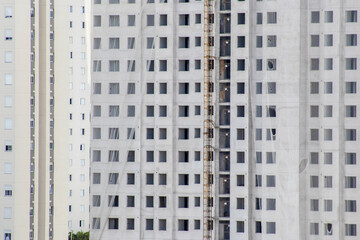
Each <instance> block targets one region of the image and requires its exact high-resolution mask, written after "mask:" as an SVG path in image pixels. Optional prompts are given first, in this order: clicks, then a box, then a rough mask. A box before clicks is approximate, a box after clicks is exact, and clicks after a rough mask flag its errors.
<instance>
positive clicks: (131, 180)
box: [93, 173, 356, 187]
mask: <svg viewBox="0 0 360 240" xmlns="http://www.w3.org/2000/svg"><path fill="white" fill-rule="evenodd" d="M126 176H127V177H126V184H127V185H135V173H127V175H126ZM165 176H166V174H165ZM265 177H266V187H276V176H274V175H266V176H265ZM312 177H317V176H312ZM100 178H101V174H100V173H93V184H94V180H95V183H96V184H100ZM149 178H150V179H152V181H154V180H153V179H154V175H153V174H151V175H149ZM118 179H119V174H118V173H109V179H108V180H109V184H118ZM165 179H166V177H165ZM196 180H198V181H200V176H199V175H198V177H195V181H196ZM255 180H256V182H257V184H260V185H259V186H262V185H261V184H262V176H261V175H256V177H255ZM355 180H356V177H355ZM152 183H153V182H152ZM178 185H179V186H184V185H185V186H186V185H189V174H179V175H178ZM236 186H239V187H244V186H245V175H237V176H236Z"/></svg>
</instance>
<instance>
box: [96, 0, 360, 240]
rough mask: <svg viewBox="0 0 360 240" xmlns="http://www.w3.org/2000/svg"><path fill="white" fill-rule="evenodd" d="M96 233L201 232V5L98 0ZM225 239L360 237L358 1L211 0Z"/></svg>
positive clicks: (219, 233)
mask: <svg viewBox="0 0 360 240" xmlns="http://www.w3.org/2000/svg"><path fill="white" fill-rule="evenodd" d="M93 1H94V2H93V3H94V4H93V14H92V15H93V16H92V30H93V31H92V88H93V90H92V104H93V105H92V126H91V128H92V129H91V131H92V132H91V134H92V142H91V154H92V162H91V196H90V200H91V207H90V209H91V210H90V218H91V219H90V224H91V239H201V238H202V234H203V232H202V226H203V225H202V216H203V211H202V202H203V201H202V190H203V188H202V184H203V182H202V162H201V161H202V157H201V156H202V132H203V131H202V125H203V123H202V116H203V112H202V111H203V106H202V104H203V103H202V98H203V96H202V92H203V89H202V88H203V85H202V76H203V72H202V69H203V66H202V64H203V46H202V43H203V39H202V36H203V29H204V28H203V18H204V16H203V5H204V1H195V0H176V1H166V0H147V1H140V0H126V1H125V0H123V1H121V0H109V1H104V0H102V1H101V0H93ZM213 2H214V4H215V13H214V29H215V35H214V40H215V41H214V44H215V59H216V60H215V78H214V82H215V83H214V91H215V96H216V98H215V99H214V114H215V118H216V123H215V128H216V131H215V143H214V147H215V149H216V151H215V152H214V159H215V160H214V170H215V173H214V181H213V183H214V184H213V189H214V200H213V206H214V213H213V215H214V230H213V236H214V237H213V238H214V239H221V240H225V239H264V238H266V239H299V240H300V239H356V236H357V235H358V228H359V221H360V219H359V218H358V217H356V212H357V209H358V207H357V205H358V201H357V199H356V195H357V194H358V192H359V190H358V189H357V185H358V184H357V182H358V180H359V173H358V172H359V171H357V168H358V164H357V161H356V159H357V158H356V157H357V155H358V154H359V153H358V152H357V148H356V145H357V144H358V141H359V135H358V133H359V130H358V127H359V124H358V123H357V117H358V116H357V114H356V109H357V105H358V104H357V103H358V102H359V96H358V91H359V89H358V84H357V79H358V75H359V74H358V68H359V63H358V57H357V56H358V53H359V51H360V50H359V48H358V40H357V39H358V34H359V30H358V29H359V24H360V23H359V20H358V14H359V10H360V5H359V3H358V2H356V1H351V0H349V1H337V0H335V1H310V2H309V1H305V0H299V1H285V0H262V1H261V0H257V1H249V0H243V1H230V0H220V1H213Z"/></svg>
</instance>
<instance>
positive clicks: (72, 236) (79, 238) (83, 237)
mask: <svg viewBox="0 0 360 240" xmlns="http://www.w3.org/2000/svg"><path fill="white" fill-rule="evenodd" d="M89 239H90V233H89V232H83V231H80V232H77V233H74V232H69V240H89Z"/></svg>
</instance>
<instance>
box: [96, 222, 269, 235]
mask: <svg viewBox="0 0 360 240" xmlns="http://www.w3.org/2000/svg"><path fill="white" fill-rule="evenodd" d="M107 221H108V226H107V228H108V229H109V230H118V229H120V228H119V227H120V226H119V218H108V219H107ZM265 226H266V234H276V223H275V222H265ZM265 226H264V228H265ZM166 227H167V226H166V219H158V230H159V231H166V230H167V229H166ZM189 228H190V220H188V219H178V220H177V230H178V231H190V229H189ZM193 228H194V230H200V228H201V224H200V220H194V224H193ZM92 229H100V218H93V219H92ZM126 230H135V219H134V218H127V219H126ZM145 230H154V219H152V218H147V219H145ZM228 230H229V229H228ZM262 231H263V227H262V222H260V221H256V222H255V233H262ZM236 232H238V233H244V232H245V222H244V221H237V222H236Z"/></svg>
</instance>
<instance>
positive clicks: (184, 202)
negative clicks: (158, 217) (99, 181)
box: [92, 195, 201, 208]
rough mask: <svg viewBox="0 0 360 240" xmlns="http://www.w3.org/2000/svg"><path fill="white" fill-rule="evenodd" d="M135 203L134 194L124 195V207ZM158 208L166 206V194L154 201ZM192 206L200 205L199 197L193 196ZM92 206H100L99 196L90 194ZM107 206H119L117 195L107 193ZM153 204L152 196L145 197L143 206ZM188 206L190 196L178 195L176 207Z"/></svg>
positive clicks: (130, 206)
mask: <svg viewBox="0 0 360 240" xmlns="http://www.w3.org/2000/svg"><path fill="white" fill-rule="evenodd" d="M135 204H136V201H135V196H131V195H128V196H126V207H128V208H134V207H135ZM156 204H157V206H158V207H159V208H166V207H167V198H166V196H159V197H158V202H157V203H156ZM193 205H194V207H200V205H201V203H200V197H194V199H193ZM92 206H93V207H100V206H101V196H100V195H93V196H92ZM107 206H108V207H119V206H120V205H119V196H118V195H109V196H108V203H107ZM154 206H155V199H154V196H146V197H145V207H147V208H153V207H154ZM189 207H190V198H189V197H185V196H182V197H178V208H189Z"/></svg>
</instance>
